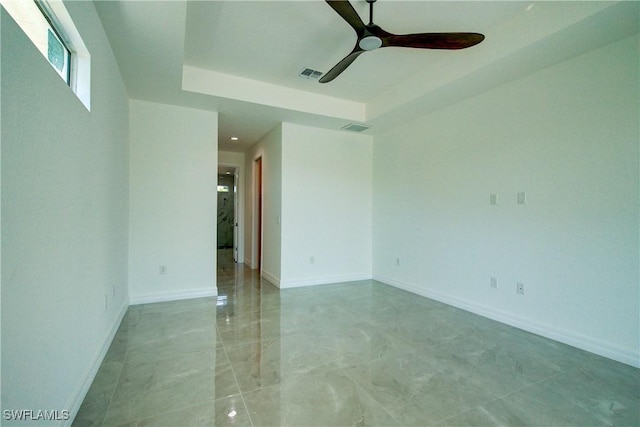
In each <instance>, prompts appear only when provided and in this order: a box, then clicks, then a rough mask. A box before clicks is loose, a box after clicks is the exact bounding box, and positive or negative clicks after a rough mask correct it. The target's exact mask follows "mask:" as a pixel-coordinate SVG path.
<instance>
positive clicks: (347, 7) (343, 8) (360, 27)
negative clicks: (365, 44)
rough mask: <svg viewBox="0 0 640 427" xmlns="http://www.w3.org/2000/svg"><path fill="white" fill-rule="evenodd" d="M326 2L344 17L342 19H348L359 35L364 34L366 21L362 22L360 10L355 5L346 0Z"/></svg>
mask: <svg viewBox="0 0 640 427" xmlns="http://www.w3.org/2000/svg"><path fill="white" fill-rule="evenodd" d="M326 2H327V3H328V4H329V6H331V7H332V8H333V10H335V11H336V12H337V13H338V15H340V16H341V17H342V19H344V20H345V21H347V24H349V25H351V28H353V29H354V30H355V31H356V33H357V34H358V37H360V36H361V35H362V34H364V29H365V25H364V22H362V19H361V18H360V15H358V12H356V10H355V9H354V8H353V6H351V3H349V2H348V1H346V0H326Z"/></svg>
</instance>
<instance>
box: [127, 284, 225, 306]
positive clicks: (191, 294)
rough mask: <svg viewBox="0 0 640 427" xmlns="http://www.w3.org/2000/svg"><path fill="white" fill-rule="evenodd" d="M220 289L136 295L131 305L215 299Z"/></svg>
mask: <svg viewBox="0 0 640 427" xmlns="http://www.w3.org/2000/svg"><path fill="white" fill-rule="evenodd" d="M217 295H218V288H217V287H216V288H205V289H190V290H184V291H182V290H181V291H165V292H158V293H154V294H144V295H136V296H132V297H131V305H138V304H150V303H154V302H165V301H177V300H181V299H192V298H205V297H215V296H217Z"/></svg>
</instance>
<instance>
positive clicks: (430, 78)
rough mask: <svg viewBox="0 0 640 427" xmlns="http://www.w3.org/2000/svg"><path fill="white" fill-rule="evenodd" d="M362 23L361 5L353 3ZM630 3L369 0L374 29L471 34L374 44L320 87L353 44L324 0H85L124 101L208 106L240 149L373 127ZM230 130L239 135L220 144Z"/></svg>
mask: <svg viewBox="0 0 640 427" xmlns="http://www.w3.org/2000/svg"><path fill="white" fill-rule="evenodd" d="M352 4H353V6H354V7H355V9H356V10H357V11H358V12H359V14H360V16H361V17H362V19H363V21H365V22H368V5H367V4H366V3H365V1H364V0H357V1H352ZM639 5H640V3H639V2H636V1H632V2H629V1H627V2H594V1H586V2H578V1H569V2H560V1H553V2H530V1H526V2H517V1H491V2H490V1H470V2H462V1H440V2H436V1H401V0H379V1H378V2H377V3H376V4H375V6H374V22H375V23H376V24H378V25H379V26H381V27H382V28H384V29H385V30H387V31H390V32H393V33H398V34H403V33H416V32H448V31H451V32H460V31H463V32H480V33H483V34H485V36H486V39H485V41H484V42H482V43H481V44H479V45H477V46H475V47H472V48H469V49H465V50H460V51H437V50H422V49H403V48H384V49H379V50H376V51H372V52H366V53H365V54H363V55H361V56H360V57H359V58H358V59H357V60H356V61H355V62H354V63H353V64H352V65H351V66H350V67H349V68H348V69H347V70H346V71H345V72H344V73H343V74H342V75H340V76H339V77H338V78H336V79H335V80H334V81H333V82H330V83H326V84H321V83H318V82H317V81H314V80H307V79H303V78H300V77H299V76H298V73H299V72H300V71H301V70H302V69H303V68H304V67H310V68H314V69H317V70H320V71H323V72H326V71H328V70H329V69H330V68H331V67H332V66H333V65H335V63H337V62H338V61H339V60H340V59H342V58H343V57H344V56H346V55H347V54H348V53H349V52H350V51H351V49H353V46H354V44H355V40H356V36H355V33H354V31H353V30H352V29H351V28H350V27H349V26H348V24H346V23H345V22H344V21H343V20H342V18H340V16H338V15H337V14H336V13H335V12H334V11H333V9H331V8H330V7H329V6H328V5H327V4H326V3H325V2H324V1H319V0H308V1H302V0H299V1H269V0H262V1H237V0H236V1H184V0H181V1H153V0H151V1H123V0H117V1H97V2H96V9H97V11H98V14H99V16H100V18H101V20H102V23H103V25H104V28H105V30H106V32H107V36H108V38H109V41H110V43H111V45H112V48H113V51H114V54H115V56H116V59H117V61H118V64H119V66H120V71H121V73H122V76H123V79H124V81H125V84H126V86H127V90H128V92H129V96H130V97H131V98H134V99H142V100H148V101H154V102H162V103H168V104H175V105H182V106H187V107H194V108H203V109H209V110H215V111H218V112H219V146H220V149H222V150H228V151H244V150H245V149H246V148H247V147H248V146H250V145H251V144H253V143H255V142H256V141H257V140H258V139H259V138H261V137H262V136H264V135H265V134H266V133H267V132H268V131H269V130H271V129H272V128H273V127H275V126H276V125H277V124H278V123H279V122H281V121H290V122H294V123H301V124H308V125H312V126H321V127H327V128H333V129H340V128H341V127H343V126H344V125H346V124H348V123H350V122H359V123H368V124H370V125H372V127H371V129H370V130H368V131H366V132H367V133H376V132H380V131H385V130H388V129H390V128H392V127H393V126H396V125H398V124H400V123H402V122H403V121H407V120H411V119H413V118H415V117H418V116H419V114H423V113H424V112H427V111H432V110H434V109H438V108H442V107H445V106H446V105H449V104H451V103H454V102H457V101H460V100H462V99H464V98H466V97H468V96H472V95H474V94H477V93H480V92H482V91H484V90H487V89H489V88H491V87H493V86H495V85H498V84H502V83H505V82H507V81H510V80H513V79H515V78H518V77H521V76H523V75H526V74H529V73H531V72H534V71H537V70H539V69H541V68H543V67H546V66H549V65H552V64H554V63H557V62H559V61H562V60H565V59H568V58H570V57H572V56H575V55H579V54H581V53H583V52H586V51H588V50H590V49H593V48H597V47H600V46H603V45H605V44H607V43H611V42H613V41H615V40H618V39H620V38H622V37H625V36H628V35H631V34H634V33H637V32H638V25H639V24H638V16H639V13H640V8H639ZM231 136H237V137H239V138H240V141H238V142H232V141H230V140H229V138H230V137H231Z"/></svg>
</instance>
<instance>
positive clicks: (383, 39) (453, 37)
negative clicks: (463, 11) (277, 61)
mask: <svg viewBox="0 0 640 427" xmlns="http://www.w3.org/2000/svg"><path fill="white" fill-rule="evenodd" d="M325 1H326V2H327V3H328V4H329V6H331V7H332V8H333V10H335V11H336V12H337V13H338V15H340V16H341V17H342V19H344V20H345V21H346V22H347V24H349V25H350V26H351V28H353V29H354V30H355V32H356V35H357V36H358V40H357V41H356V46H355V47H354V48H353V50H352V51H351V53H350V54H348V55H347V56H345V57H344V58H343V59H342V60H341V61H340V62H338V63H337V64H336V65H335V66H334V67H333V68H332V69H331V70H329V71H328V72H327V73H326V74H325V75H324V76H322V78H321V79H320V80H319V81H320V83H328V82H330V81H332V80H333V79H335V78H336V77H338V76H339V75H340V73H342V72H343V71H344V70H346V69H347V67H348V66H349V65H351V63H352V62H353V61H355V59H356V58H357V57H358V56H360V54H361V53H363V52H366V51H369V50H374V49H378V48H381V47H392V46H396V47H413V48H418V49H465V48H467V47H471V46H474V45H476V44H478V43H480V42H481V41H482V40H484V35H482V34H478V33H419V34H402V35H397V34H392V33H388V32H386V31H385V30H383V29H382V28H380V27H379V26H377V25H376V24H374V23H373V4H374V3H375V2H376V0H366V1H367V3H369V23H368V24H366V25H365V24H364V22H362V19H360V16H359V15H358V13H357V12H356V10H355V9H354V8H353V6H352V5H351V3H349V2H348V1H347V0H325Z"/></svg>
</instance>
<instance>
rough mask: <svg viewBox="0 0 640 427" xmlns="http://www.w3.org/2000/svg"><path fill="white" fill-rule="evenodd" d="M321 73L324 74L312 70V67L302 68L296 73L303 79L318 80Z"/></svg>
mask: <svg viewBox="0 0 640 427" xmlns="http://www.w3.org/2000/svg"><path fill="white" fill-rule="evenodd" d="M322 74H324V73H323V72H322V71H318V70H314V69H312V68H303V69H302V71H300V74H298V75H299V76H300V77H302V78H303V79H309V80H318V79H319V78H320V76H321V75H322Z"/></svg>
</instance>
